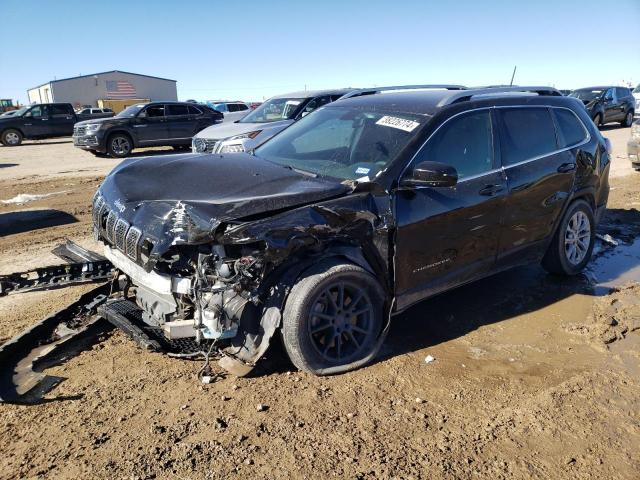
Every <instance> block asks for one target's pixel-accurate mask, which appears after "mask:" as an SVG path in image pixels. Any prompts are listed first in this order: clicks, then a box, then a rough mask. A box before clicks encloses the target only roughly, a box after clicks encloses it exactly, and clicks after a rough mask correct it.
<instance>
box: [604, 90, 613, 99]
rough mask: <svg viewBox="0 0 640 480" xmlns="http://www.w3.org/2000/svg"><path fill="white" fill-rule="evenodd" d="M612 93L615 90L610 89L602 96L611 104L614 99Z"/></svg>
mask: <svg viewBox="0 0 640 480" xmlns="http://www.w3.org/2000/svg"><path fill="white" fill-rule="evenodd" d="M614 91H615V88H610V89H609V90H607V93H605V94H604V99H605V100H607V101H610V102H612V101H613V100H614V99H615V93H614Z"/></svg>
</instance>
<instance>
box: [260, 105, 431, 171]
mask: <svg viewBox="0 0 640 480" xmlns="http://www.w3.org/2000/svg"><path fill="white" fill-rule="evenodd" d="M426 119H427V117H425V116H422V115H414V114H405V113H385V112H380V111H363V110H356V109H351V108H346V107H335V108H324V109H322V110H317V111H315V112H313V114H311V115H307V116H306V117H304V118H302V119H301V120H300V121H298V122H296V123H294V124H293V125H291V126H290V127H288V128H287V129H286V130H283V131H282V133H280V134H278V135H276V136H275V137H273V138H272V139H271V140H269V141H268V142H266V143H265V144H264V145H262V146H260V147H258V148H257V149H256V150H255V155H256V156H258V157H260V158H263V159H265V160H267V161H270V162H273V163H277V164H279V165H282V166H284V167H289V168H293V169H299V170H302V171H305V172H310V173H312V174H317V175H319V176H326V177H331V178H335V179H337V180H339V181H345V180H358V181H368V180H370V179H372V178H375V177H376V176H377V175H378V174H379V173H380V172H382V171H383V170H384V169H385V168H386V167H387V166H388V165H389V164H390V163H391V162H393V161H394V160H395V159H396V158H397V157H398V155H399V153H400V152H401V151H402V150H403V148H404V147H405V146H406V145H407V144H408V143H409V142H410V141H411V140H412V139H413V138H414V137H415V135H416V134H417V132H418V131H419V130H420V126H421V125H422V124H423V123H424V122H425V121H426Z"/></svg>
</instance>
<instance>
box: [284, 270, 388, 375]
mask: <svg viewBox="0 0 640 480" xmlns="http://www.w3.org/2000/svg"><path fill="white" fill-rule="evenodd" d="M383 310H384V292H383V290H382V288H381V287H380V285H379V284H378V282H377V281H376V279H375V278H374V277H373V276H372V275H371V274H369V273H368V272H367V271H365V270H364V269H362V268H361V267H358V266H356V265H353V264H349V263H341V262H339V261H336V260H326V261H323V262H320V263H318V264H317V265H315V266H314V267H312V268H311V269H310V270H309V271H307V272H306V273H305V274H304V275H303V277H302V278H301V279H300V280H298V282H297V283H296V284H295V285H294V286H293V288H292V289H291V293H290V294H289V297H288V299H287V303H286V306H285V308H284V313H283V322H282V323H283V324H282V335H283V339H284V345H285V348H286V350H287V353H288V354H289V358H291V361H292V362H293V363H294V365H295V366H296V367H298V368H299V369H301V370H304V371H307V372H310V373H313V374H315V375H330V374H334V373H341V372H346V371H348V370H353V369H355V368H358V367H360V366H362V365H364V364H366V363H367V362H369V361H370V360H372V359H373V357H374V356H375V354H376V352H377V349H378V347H379V346H380V343H381V342H382V338H381V337H380V335H381V332H382V326H383V323H384V322H383V315H384V312H383Z"/></svg>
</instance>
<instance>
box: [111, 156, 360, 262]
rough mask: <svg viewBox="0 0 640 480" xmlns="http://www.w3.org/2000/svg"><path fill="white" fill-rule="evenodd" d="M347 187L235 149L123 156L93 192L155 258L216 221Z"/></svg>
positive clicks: (204, 233)
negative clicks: (134, 231)
mask: <svg viewBox="0 0 640 480" xmlns="http://www.w3.org/2000/svg"><path fill="white" fill-rule="evenodd" d="M349 190H350V189H349V188H348V187H346V186H345V185H342V184H341V183H338V182H334V181H329V180H324V179H318V178H313V177H309V176H306V175H304V174H301V173H298V172H295V171H292V170H290V169H287V168H285V167H282V166H279V165H276V164H273V163H270V162H267V161H266V160H263V159H260V158H258V157H254V156H252V155H248V154H244V153H238V154H228V155H212V154H211V155H207V154H184V155H166V156H158V157H142V158H136V159H128V160H125V161H124V162H122V163H121V164H120V165H119V166H117V167H116V168H115V169H113V171H112V172H111V173H110V174H109V175H108V176H107V178H106V179H105V181H104V182H103V184H102V185H101V187H100V189H99V193H100V194H101V195H102V196H103V198H104V199H105V202H106V205H107V208H108V209H109V210H113V211H115V212H116V213H117V215H118V217H119V218H123V219H125V220H126V221H127V222H128V223H129V224H131V225H132V226H135V227H138V228H139V229H141V230H142V231H143V235H144V236H145V238H148V239H149V241H150V242H151V243H152V244H153V245H154V248H153V252H152V255H151V256H156V259H157V256H159V255H162V254H163V253H165V252H166V250H167V249H168V248H169V247H170V246H171V245H175V244H198V243H206V242H209V241H211V240H213V234H214V232H215V229H216V228H217V227H218V225H220V223H223V222H228V221H231V220H238V219H242V218H245V217H249V216H254V215H259V214H262V213H265V212H270V211H281V210H284V209H288V208H292V207H296V206H299V205H302V204H306V203H313V202H316V201H320V200H324V199H328V198H333V197H337V196H340V195H343V194H345V193H346V192H348V191H349ZM154 263H155V262H154Z"/></svg>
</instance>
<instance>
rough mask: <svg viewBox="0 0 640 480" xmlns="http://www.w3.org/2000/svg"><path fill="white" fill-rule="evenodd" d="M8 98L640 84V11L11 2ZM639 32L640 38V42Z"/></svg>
mask: <svg viewBox="0 0 640 480" xmlns="http://www.w3.org/2000/svg"><path fill="white" fill-rule="evenodd" d="M0 12H1V16H2V25H1V26H0V98H14V99H19V100H20V101H22V102H25V101H26V90H27V89H28V88H30V87H33V86H36V85H39V84H42V83H45V82H47V81H49V80H53V79H54V78H65V77H69V76H75V75H78V74H92V73H96V72H102V71H106V70H124V71H130V72H136V73H143V74H148V75H156V76H160V77H167V78H172V79H175V80H177V81H178V97H179V98H180V99H182V100H186V99H188V98H195V99H197V100H205V99H212V98H227V99H241V100H247V101H250V100H262V99H263V98H264V97H269V96H271V95H274V94H277V93H286V92H288V91H293V90H302V89H304V88H305V86H306V87H307V88H308V89H316V88H332V87H349V86H360V87H368V86H374V85H398V84H414V83H459V84H465V85H483V84H504V83H509V80H510V77H511V73H512V70H513V66H514V65H517V66H518V71H517V73H516V78H515V83H517V84H520V85H525V84H530V85H532V84H536V85H554V86H556V87H557V88H577V87H581V86H590V85H595V84H618V83H620V82H621V81H627V82H633V83H634V84H637V83H639V82H640V40H639V39H638V35H637V31H638V28H639V27H640V0H608V1H606V2H603V1H592V0H566V1H563V0H555V1H549V0H539V1H531V0H527V1H523V0H511V1H492V0H477V1H467V0H445V1H427V0H423V1H413V0H393V1H378V0H367V1H349V0H342V1H334V0H323V1H303V0H300V1H284V0H274V1H253V0H245V1H241V0H238V1H233V0H226V1H213V0H210V1H189V0H183V1H175V0H173V1H169V0H167V1H165V0H154V1H135V0H127V1H121V0H103V1H92V0H82V1H71V0H69V1H67V0H56V1H32V0H0ZM634 32H636V33H634Z"/></svg>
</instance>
